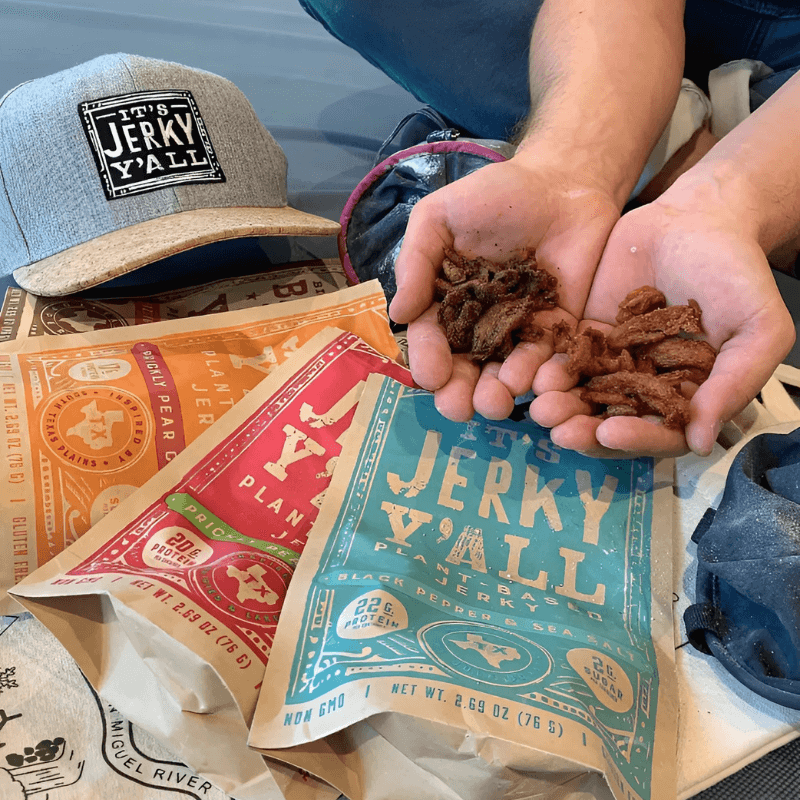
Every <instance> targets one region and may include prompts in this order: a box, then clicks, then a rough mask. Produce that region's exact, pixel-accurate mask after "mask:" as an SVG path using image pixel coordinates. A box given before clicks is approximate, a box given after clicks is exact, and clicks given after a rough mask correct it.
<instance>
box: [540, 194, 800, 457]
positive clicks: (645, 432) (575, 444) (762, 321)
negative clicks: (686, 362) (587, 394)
mask: <svg viewBox="0 0 800 800" xmlns="http://www.w3.org/2000/svg"><path fill="white" fill-rule="evenodd" d="M643 285H650V286H655V287H656V288H657V289H660V290H661V291H662V292H663V293H664V294H665V296H666V298H667V302H668V303H669V304H685V303H687V302H688V300H689V299H690V298H693V299H695V300H696V301H697V302H698V303H699V305H700V309H701V311H702V325H703V329H704V332H705V334H706V338H707V339H708V341H709V343H710V344H711V345H712V346H713V347H715V348H716V349H717V350H718V355H717V358H716V361H715V364H714V368H713V370H712V371H711V374H710V376H709V378H708V379H707V380H706V381H705V382H704V383H703V384H702V385H701V386H700V387H699V388H698V389H697V390H696V392H695V393H694V395H693V396H692V398H691V401H690V405H689V409H690V421H689V424H688V425H687V426H686V429H685V431H684V430H670V429H668V428H666V427H664V426H663V425H661V424H659V420H658V419H655V418H645V419H637V418H631V417H611V418H609V419H606V420H603V421H601V420H599V419H596V418H594V417H592V416H590V414H591V411H592V410H591V408H589V407H588V406H587V405H586V404H585V403H583V402H582V401H581V400H580V398H579V396H578V392H577V391H575V390H574V389H572V387H574V385H575V378H574V377H572V376H570V375H569V373H568V372H567V371H566V369H565V363H566V357H565V356H563V355H556V356H553V358H551V359H550V361H548V362H547V363H546V364H544V365H542V367H541V369H540V370H539V371H538V372H537V374H536V376H535V378H534V382H533V390H534V393H535V394H536V395H537V396H536V398H535V399H534V401H533V402H532V403H531V410H530V413H531V417H532V418H533V419H534V421H536V422H538V423H539V424H541V425H544V426H546V427H549V428H551V429H552V430H551V436H552V439H553V441H554V442H555V443H556V444H558V445H561V446H563V447H566V448H568V449H572V450H578V451H581V452H584V453H587V454H590V455H594V456H597V457H631V456H641V455H652V456H677V455H682V454H684V453H686V452H688V451H689V450H692V451H694V452H695V453H697V454H698V455H708V454H709V453H710V452H711V449H712V447H713V445H714V441H715V439H716V437H717V434H718V433H719V429H720V425H721V423H723V422H725V421H727V420H729V419H730V418H731V417H732V416H734V415H735V414H737V413H738V412H739V411H741V410H742V409H743V408H744V407H745V406H746V405H747V404H748V403H749V402H750V401H751V400H752V399H753V398H754V397H755V396H756V395H757V394H758V392H759V391H760V390H761V388H762V387H763V385H764V384H765V383H766V382H767V380H768V379H769V377H770V375H771V374H772V372H773V371H774V370H775V367H776V366H777V365H778V364H779V363H780V362H781V361H782V360H783V359H784V358H785V357H786V355H787V353H788V352H789V350H791V348H792V345H793V343H794V339H795V328H794V323H793V321H792V318H791V315H790V314H789V311H788V310H787V308H786V306H785V304H784V302H783V300H782V298H781V295H780V292H779V291H778V288H777V285H776V283H775V279H774V277H773V276H772V272H771V269H770V266H769V263H768V262H767V259H766V257H765V255H764V252H763V251H762V249H761V247H760V246H759V244H758V242H757V240H756V238H755V236H754V235H753V233H752V232H750V231H749V230H748V225H747V224H746V223H745V222H742V221H740V220H736V219H734V218H733V217H732V215H729V214H728V213H726V211H725V210H724V209H713V208H707V209H704V208H702V207H698V204H697V203H696V202H694V201H692V200H685V201H684V199H682V198H677V199H670V198H669V197H668V196H666V195H665V196H663V197H662V198H661V199H659V200H656V201H655V202H653V203H651V204H650V205H647V206H643V207H642V208H639V209H636V210H634V211H631V212H629V213H627V214H625V215H624V216H623V217H622V218H621V219H620V220H619V222H618V223H617V224H616V226H615V227H614V230H613V231H612V232H611V235H610V237H609V239H608V243H607V245H606V247H605V250H604V252H603V255H602V258H601V260H600V264H599V266H598V268H597V272H596V273H595V276H594V282H593V284H592V287H591V291H590V293H589V297H588V299H587V302H586V307H585V311H584V319H583V321H582V322H581V326H582V327H586V326H592V327H596V328H599V329H603V328H605V327H607V326H608V325H609V324H614V321H615V317H616V313H617V308H618V304H619V302H620V301H621V300H622V299H623V298H624V297H625V295H626V294H628V292H630V291H632V290H633V289H636V288H638V287H639V286H643Z"/></svg>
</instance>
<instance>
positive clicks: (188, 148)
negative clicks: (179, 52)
mask: <svg viewBox="0 0 800 800" xmlns="http://www.w3.org/2000/svg"><path fill="white" fill-rule="evenodd" d="M78 110H79V113H80V119H81V123H82V124H83V129H84V131H85V132H86V136H87V138H88V139H89V144H90V146H91V148H92V153H93V155H94V160H95V163H96V164H97V170H98V172H99V174H100V179H101V181H102V183H103V190H104V191H105V194H106V197H107V198H108V199H109V200H113V199H115V198H118V197H129V196H130V195H135V194H143V193H144V192H152V191H155V190H156V189H164V188H166V187H168V186H174V185H176V184H184V183H212V182H220V183H221V182H223V181H224V180H225V175H224V173H223V172H222V168H221V167H220V165H219V162H218V161H217V156H216V153H215V152H214V148H213V146H212V144H211V140H210V139H209V137H208V131H207V130H206V126H205V123H204V122H203V118H202V117H201V116H200V112H199V110H198V108H197V103H196V102H195V99H194V97H192V93H191V92H189V91H183V90H168V91H153V92H134V93H132V94H125V95H119V96H116V97H104V98H102V99H100V100H90V101H87V102H84V103H80V104H79V106H78Z"/></svg>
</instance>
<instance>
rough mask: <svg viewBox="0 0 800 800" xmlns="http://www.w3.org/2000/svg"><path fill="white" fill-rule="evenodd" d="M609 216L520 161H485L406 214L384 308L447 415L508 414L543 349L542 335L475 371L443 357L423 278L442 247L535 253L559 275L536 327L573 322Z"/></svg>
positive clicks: (591, 195)
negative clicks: (554, 297) (392, 289)
mask: <svg viewBox="0 0 800 800" xmlns="http://www.w3.org/2000/svg"><path fill="white" fill-rule="evenodd" d="M617 218H618V213H617V210H616V207H615V206H614V204H613V202H612V201H611V200H610V198H608V197H607V196H606V195H604V194H603V193H602V192H600V191H598V190H594V189H590V188H587V187H579V186H576V185H574V184H568V183H567V182H566V180H565V179H564V178H563V177H562V176H561V175H559V174H556V173H554V172H552V171H551V172H550V173H549V174H548V173H547V172H546V171H543V170H536V171H534V170H531V169H528V168H523V167H520V166H519V165H517V164H515V162H514V160H513V159H512V160H511V161H508V162H503V163H500V164H493V165H489V166H486V167H484V168H482V169H480V170H478V171H477V172H475V173H472V174H471V175H468V176H466V177H465V178H462V179H461V180H458V181H455V182H454V183H452V184H450V185H448V186H446V187H444V188H443V189H440V190H438V191H437V192H434V193H433V194H432V195H430V196H429V197H427V198H425V199H424V200H422V201H421V202H420V203H418V205H417V207H416V208H415V209H414V212H413V213H412V215H411V218H410V220H409V223H408V227H407V230H406V235H405V239H404V242H403V247H402V249H401V251H400V254H399V256H398V259H397V284H398V292H397V295H396V296H395V299H394V300H393V302H392V306H391V308H390V314H391V316H392V318H393V319H395V320H396V321H397V322H408V323H409V329H408V342H409V361H410V366H411V370H412V373H413V375H414V378H415V380H416V381H417V383H418V384H419V385H420V386H423V387H424V388H427V389H431V390H433V391H435V393H436V404H437V407H438V408H439V410H440V411H441V412H442V413H443V414H444V415H445V416H448V417H450V418H452V419H460V420H465V419H469V418H470V417H471V416H472V414H473V412H474V411H476V410H477V411H478V412H479V413H481V414H483V415H484V416H486V417H489V418H494V419H500V418H504V417H506V416H508V414H509V413H510V412H511V410H512V408H513V403H514V397H515V396H517V395H519V394H524V393H525V392H527V391H528V390H529V389H530V387H531V381H532V379H533V375H534V374H535V372H536V369H537V368H538V367H539V365H540V364H542V363H543V362H544V361H546V360H547V359H548V358H549V357H550V355H551V354H552V347H551V344H550V341H549V338H548V337H545V339H543V340H542V341H540V342H537V343H535V344H521V345H519V346H518V347H517V348H516V349H515V351H514V352H513V353H512V354H511V355H510V356H509V357H508V358H507V359H506V360H505V361H504V362H503V364H486V365H484V367H483V368H482V369H479V368H478V367H477V366H476V365H475V364H473V363H472V362H470V361H469V360H468V359H467V358H466V357H463V356H455V357H454V356H452V354H451V353H450V349H449V346H448V345H447V341H446V339H445V338H444V333H443V331H442V330H441V328H440V327H439V325H438V323H437V322H436V306H435V305H434V302H433V300H434V297H433V282H434V278H435V277H436V275H437V274H438V272H439V269H440V265H441V262H442V259H443V256H444V250H445V249H446V248H448V247H451V248H453V249H455V250H457V251H458V252H460V253H462V254H464V255H466V256H469V257H476V256H482V257H484V258H488V259H490V260H492V261H496V262H499V261H503V260H505V259H507V258H509V257H511V256H512V255H519V254H520V253H521V252H524V251H526V250H531V249H535V250H536V255H537V260H538V262H539V265H540V266H542V267H544V268H545V269H547V270H548V271H549V272H551V273H552V274H553V275H555V276H556V277H557V278H558V281H559V308H557V309H554V310H553V311H547V312H540V313H539V314H538V315H537V317H538V319H537V321H538V322H539V324H541V325H542V326H543V327H545V328H549V327H550V326H551V325H552V322H553V321H554V320H555V319H558V318H564V317H565V316H567V317H572V318H573V319H575V318H578V317H579V316H580V315H581V314H582V312H583V307H584V304H585V303H586V299H587V297H588V295H589V290H590V287H591V283H592V275H593V273H594V269H595V267H596V264H597V261H598V259H599V257H600V253H601V252H602V248H603V245H604V243H605V240H606V237H607V236H608V232H609V231H610V229H611V227H612V226H613V224H614V222H615V221H616V219H617Z"/></svg>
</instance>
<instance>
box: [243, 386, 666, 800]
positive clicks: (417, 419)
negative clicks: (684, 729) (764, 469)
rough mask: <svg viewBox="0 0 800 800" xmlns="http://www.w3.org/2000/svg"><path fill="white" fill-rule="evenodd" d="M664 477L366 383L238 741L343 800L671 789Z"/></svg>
mask: <svg viewBox="0 0 800 800" xmlns="http://www.w3.org/2000/svg"><path fill="white" fill-rule="evenodd" d="M672 467H673V464H672V461H671V460H662V461H653V460H652V459H647V458H641V459H634V460H606V459H602V460H601V459H592V458H588V457H585V456H582V455H580V454H578V453H574V452H570V451H565V450H562V449H560V448H558V447H555V446H554V445H553V444H552V442H551V441H550V440H549V437H548V435H547V432H546V431H545V430H544V429H542V428H539V427H538V426H536V425H533V424H532V423H530V422H521V423H517V422H512V421H508V420H506V421H503V422H492V421H488V420H483V419H481V418H479V417H476V418H474V419H473V420H471V421H470V422H467V423H455V422H451V421H449V420H447V419H445V418H443V417H442V416H441V415H439V414H438V413H437V412H436V410H435V407H434V404H433V398H432V396H431V395H430V394H429V393H427V392H423V391H421V390H415V389H408V388H406V387H404V386H402V385H401V384H399V383H397V382H395V381H392V380H389V379H383V378H381V377H380V376H373V377H372V378H370V380H369V381H368V382H367V389H366V390H365V393H364V395H363V396H362V402H361V404H360V405H359V409H358V412H357V414H356V417H355V419H354V423H353V426H352V428H351V430H350V433H349V435H348V440H347V442H346V444H345V447H344V449H343V452H342V455H341V456H340V459H339V462H338V465H337V469H336V472H335V474H334V478H333V480H332V483H331V486H330V487H329V489H328V492H327V494H326V498H325V503H324V505H323V507H322V509H321V511H320V515H319V517H318V518H317V521H316V523H315V526H314V529H313V531H312V535H311V537H310V539H309V544H308V547H307V548H306V550H305V551H304V556H303V559H302V560H301V562H300V564H299V566H298V570H297V572H296V573H295V576H294V579H293V581H292V584H291V586H290V588H289V591H288V595H287V601H286V605H285V608H284V612H283V613H284V615H283V617H282V623H281V626H280V627H279V628H278V631H277V636H276V641H275V647H274V651H273V656H272V658H271V660H270V663H269V664H268V666H267V672H266V676H265V682H266V683H268V684H269V686H270V692H262V693H261V695H260V698H259V702H258V706H257V708H256V715H255V718H254V721H253V725H252V728H251V734H250V740H249V741H250V745H251V746H253V747H255V748H258V749H259V750H261V751H263V752H265V753H268V754H270V755H272V756H274V757H278V758H282V759H283V760H286V761H288V762H290V763H294V764H296V765H297V766H300V767H302V768H305V769H308V770H309V771H312V772H314V773H315V774H317V775H320V776H321V777H323V778H324V779H325V780H327V781H329V782H330V783H332V784H333V785H334V786H336V788H338V789H340V790H341V791H342V792H343V793H344V794H346V795H347V796H348V797H349V798H351V800H378V798H380V799H381V800H383V798H386V800H389V798H393V797H394V798H396V797H399V796H407V797H412V796H413V797H415V798H418V799H419V800H428V798H430V800H433V799H434V798H437V799H438V800H485V798H512V797H513V798H518V797H533V796H535V797H541V798H558V799H559V800H563V799H564V798H570V797H575V798H577V797H580V798H585V797H587V796H592V797H597V798H603V797H607V798H611V797H613V798H616V800H639V798H641V799H642V800H656V798H659V799H662V798H663V799H665V800H666V799H667V798H674V796H675V792H676V789H675V757H676V739H675V729H676V704H677V698H676V686H675V670H674V660H673V637H672V613H671V599H672V594H671V577H672V576H671V558H670V550H671V517H672ZM308 742H314V743H315V746H316V748H317V751H316V755H315V756H314V757H313V758H311V757H309V756H308V753H307V752H296V751H294V750H293V746H296V745H300V744H304V743H308ZM284 748H285V749H284Z"/></svg>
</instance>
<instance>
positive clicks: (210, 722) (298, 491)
mask: <svg viewBox="0 0 800 800" xmlns="http://www.w3.org/2000/svg"><path fill="white" fill-rule="evenodd" d="M376 372H380V373H386V374H388V375H392V376H393V377H395V378H400V379H401V380H404V381H407V382H410V376H409V373H408V372H407V370H405V368H403V367H401V366H399V365H398V364H396V363H395V362H394V361H392V360H391V359H390V358H387V357H386V356H384V355H381V354H380V353H378V352H377V351H375V350H374V349H373V348H371V347H370V346H369V345H367V344H366V343H365V342H364V341H363V340H361V339H360V338H358V337H357V336H355V335H353V334H351V333H343V332H340V331H336V330H333V329H330V328H328V329H326V330H324V331H323V332H321V333H320V334H318V335H317V336H316V337H314V338H313V339H312V340H311V341H309V342H308V343H307V344H306V345H305V346H304V347H303V348H301V349H300V350H299V351H298V352H297V353H296V354H295V355H294V356H293V357H292V359H291V360H289V361H287V362H286V363H285V364H283V365H282V366H281V367H279V368H278V369H276V370H275V371H274V372H273V374H272V375H270V376H269V377H268V378H267V379H265V380H264V381H263V382H261V383H260V384H259V385H258V386H256V387H254V389H253V390H252V391H251V392H250V393H249V394H248V395H247V396H246V397H245V398H244V399H243V400H242V401H240V402H239V403H237V404H236V405H235V406H234V408H233V409H232V410H231V411H230V412H228V413H227V414H226V415H225V416H224V417H223V418H222V419H221V420H219V421H218V422H217V423H216V424H215V425H213V426H212V427H211V428H209V430H207V431H206V432H205V433H203V434H202V435H201V436H200V437H198V438H197V439H196V440H195V441H194V442H193V443H192V444H191V445H189V446H188V447H187V448H186V449H185V450H184V451H183V452H182V453H181V454H180V455H178V456H177V457H176V458H175V459H174V460H172V461H171V462H170V463H169V464H168V465H167V466H166V467H165V468H164V469H162V470H161V472H159V473H158V475H156V476H154V477H153V478H152V479H151V480H149V481H148V482H147V483H145V485H144V486H143V487H142V488H141V489H140V490H139V491H138V492H136V493H135V494H134V495H132V496H131V497H130V498H128V499H127V500H126V501H125V502H124V503H123V504H122V505H121V506H120V507H119V508H118V509H116V510H115V511H114V512H113V513H111V514H109V515H108V516H106V517H104V518H103V519H102V520H101V521H100V522H99V523H98V524H97V525H95V526H94V527H93V528H92V529H91V530H90V531H89V532H88V533H87V534H86V535H85V536H83V537H82V538H80V539H79V540H78V541H77V542H76V543H75V544H73V545H72V546H71V547H69V548H68V549H67V550H65V551H64V552H62V553H61V554H60V555H59V556H57V557H56V558H55V559H53V560H51V561H50V562H49V563H48V564H47V565H45V566H44V567H42V568H40V569H39V570H37V571H36V572H34V573H33V574H32V575H30V576H29V577H28V578H27V579H26V580H25V581H23V582H22V583H21V584H20V585H18V586H16V587H15V588H14V589H13V592H14V595H15V596H16V597H17V598H18V599H19V600H20V601H21V602H22V603H23V604H24V605H25V607H26V608H27V609H28V610H30V611H31V612H32V613H33V614H34V615H35V616H36V617H38V619H39V620H40V621H41V622H42V623H43V624H44V625H45V626H47V627H48V628H49V629H50V631H51V632H52V633H53V634H55V636H56V637H57V638H58V639H59V640H60V641H61V642H62V644H63V645H64V646H65V647H66V649H67V650H68V651H69V652H70V653H71V654H72V655H73V657H74V658H75V660H76V661H77V663H78V665H79V667H80V668H81V670H82V671H83V673H84V675H86V678H87V679H88V680H89V681H90V683H91V684H92V685H93V686H94V687H95V688H96V689H97V691H98V693H99V694H100V695H101V696H102V697H103V699H104V700H105V701H107V702H109V703H111V704H112V705H113V706H114V707H115V708H116V709H118V710H119V712H120V713H121V714H123V715H124V716H125V717H126V718H127V719H129V720H130V721H131V722H134V723H136V724H138V725H139V726H140V727H141V728H143V729H144V730H146V731H148V732H150V733H151V734H152V735H153V736H156V737H157V738H160V739H161V740H162V741H164V742H165V743H167V744H168V746H169V747H170V748H171V749H173V750H174V751H175V752H176V753H177V754H178V755H179V756H180V757H181V758H182V759H183V760H184V761H185V762H186V763H187V764H188V765H190V766H191V767H192V768H193V769H195V770H196V771H197V772H198V773H199V774H200V775H202V776H203V777H205V778H207V779H208V780H209V781H211V782H212V783H214V784H215V785H216V786H219V787H220V788H221V789H222V790H223V791H226V792H229V793H230V794H231V795H232V796H233V797H235V798H239V799H240V800H250V799H252V800H268V799H269V800H271V798H281V797H283V796H284V794H285V796H286V797H294V796H296V795H294V794H291V792H297V791H299V789H298V786H296V785H294V784H295V783H296V781H294V782H293V781H287V780H286V775H285V773H286V772H287V771H288V772H291V773H292V774H295V775H296V772H295V770H293V769H290V768H288V767H286V766H284V765H280V764H273V765H272V768H271V769H270V770H267V769H266V767H265V765H264V759H263V757H262V756H261V755H260V754H258V753H257V752H255V751H253V750H250V749H248V747H247V735H248V728H249V724H250V721H251V719H252V716H253V712H254V709H255V704H256V699H257V697H258V694H259V690H261V688H262V677H263V673H264V665H265V664H266V663H267V661H268V659H269V657H270V654H271V650H272V643H273V638H274V635H275V630H276V626H277V624H278V620H279V618H280V616H281V614H282V606H283V600H284V597H285V594H286V588H287V586H288V585H289V581H290V579H291V577H292V574H293V571H294V569H295V566H296V564H297V562H298V559H299V557H300V553H301V552H302V551H303V548H304V546H305V543H306V538H307V535H308V531H309V529H310V528H311V525H312V523H313V521H314V519H315V518H316V515H317V512H318V509H319V506H320V505H321V503H322V500H323V497H324V494H325V491H326V489H327V486H328V484H329V482H330V476H331V474H332V470H333V467H334V465H335V463H336V459H337V457H338V455H339V452H340V449H341V441H342V439H343V438H344V436H345V434H346V433H347V431H348V429H349V426H350V422H351V420H352V417H353V414H354V413H355V407H356V405H357V403H358V399H359V396H360V394H361V391H362V389H363V386H364V383H365V381H366V379H367V377H368V376H369V375H370V374H372V373H376ZM287 783H288V784H289V785H288V786H287V785H286V784H287ZM301 788H303V792H301V794H300V795H299V796H300V797H306V796H307V797H315V798H316V797H327V796H328V795H329V793H330V790H329V788H328V787H327V786H326V785H324V784H321V783H319V782H318V781H315V780H314V779H312V778H310V777H306V778H305V781H304V783H301ZM334 796H336V795H334Z"/></svg>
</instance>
